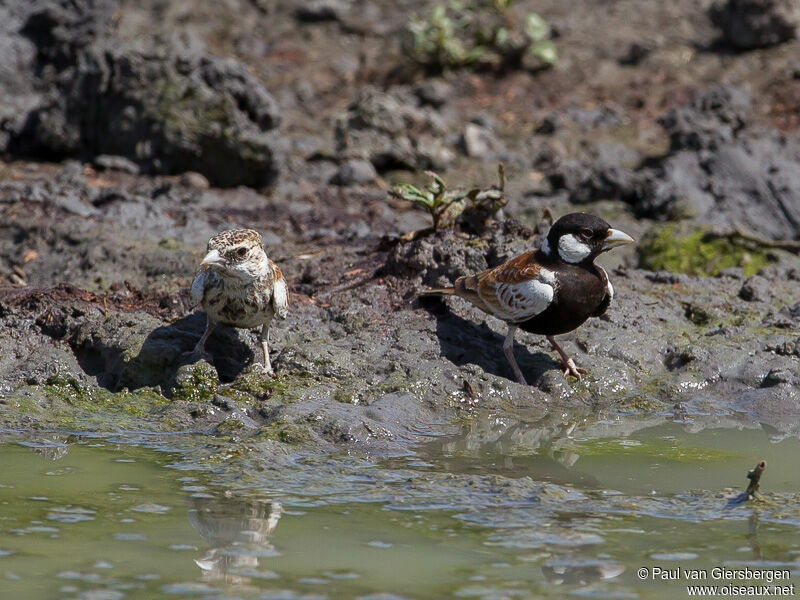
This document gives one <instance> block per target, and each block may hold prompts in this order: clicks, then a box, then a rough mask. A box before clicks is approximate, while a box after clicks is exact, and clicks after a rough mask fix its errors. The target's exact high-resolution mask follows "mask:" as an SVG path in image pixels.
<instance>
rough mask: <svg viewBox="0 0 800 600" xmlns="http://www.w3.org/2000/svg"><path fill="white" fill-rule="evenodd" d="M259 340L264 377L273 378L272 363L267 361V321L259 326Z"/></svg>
mask: <svg viewBox="0 0 800 600" xmlns="http://www.w3.org/2000/svg"><path fill="white" fill-rule="evenodd" d="M258 339H259V340H261V349H262V350H263V351H264V369H263V371H262V372H263V373H264V375H269V376H270V377H275V371H273V370H272V363H270V360H269V321H267V322H266V323H264V324H263V325H262V326H261V334H260V335H259V336H258Z"/></svg>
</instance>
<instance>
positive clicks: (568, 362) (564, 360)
mask: <svg viewBox="0 0 800 600" xmlns="http://www.w3.org/2000/svg"><path fill="white" fill-rule="evenodd" d="M547 341H548V342H550V345H551V346H552V347H553V350H555V351H556V352H558V355H559V356H560V357H561V366H563V367H564V377H566V376H567V375H572V376H573V377H577V378H578V380H580V378H581V373H586V369H581V368H580V367H578V366H576V365H575V361H574V360H572V359H571V358H570V357H569V356H567V353H566V352H564V351H563V350H562V349H561V346H559V345H558V342H556V340H555V338H554V337H553V336H552V335H548V336H547Z"/></svg>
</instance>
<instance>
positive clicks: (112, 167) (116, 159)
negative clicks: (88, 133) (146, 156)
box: [93, 154, 139, 175]
mask: <svg viewBox="0 0 800 600" xmlns="http://www.w3.org/2000/svg"><path fill="white" fill-rule="evenodd" d="M93 162H94V164H95V166H97V167H99V168H101V169H105V170H107V171H121V172H122V173H129V174H130V175H138V174H139V165H137V164H136V163H135V162H133V161H132V160H130V159H128V158H125V157H124V156H111V155H109V154H100V155H98V156H95V157H94V161H93Z"/></svg>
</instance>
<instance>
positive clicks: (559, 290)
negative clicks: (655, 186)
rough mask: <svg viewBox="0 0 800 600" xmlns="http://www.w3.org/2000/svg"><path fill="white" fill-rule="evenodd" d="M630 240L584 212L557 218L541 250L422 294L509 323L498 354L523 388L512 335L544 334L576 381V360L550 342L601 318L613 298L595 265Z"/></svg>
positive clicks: (604, 273)
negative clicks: (449, 298)
mask: <svg viewBox="0 0 800 600" xmlns="http://www.w3.org/2000/svg"><path fill="white" fill-rule="evenodd" d="M631 242H633V238H631V237H630V236H629V235H627V234H626V233H623V232H622V231H618V230H616V229H612V228H611V226H610V225H609V224H608V223H606V222H605V221H604V220H603V219H600V218H599V217H595V216H593V215H589V214H585V213H571V214H568V215H565V216H563V217H561V218H560V219H559V220H558V221H556V222H555V223H554V224H553V226H552V227H551V228H550V231H549V232H548V234H547V238H545V240H544V242H542V247H541V248H540V249H539V250H531V251H529V252H525V253H524V254H520V255H519V256H516V257H514V258H512V259H511V260H509V261H508V262H505V263H503V264H502V265H499V266H497V267H494V268H493V269H488V270H486V271H483V272H481V273H478V274H476V275H468V276H465V277H459V278H458V279H457V280H456V282H455V285H454V286H453V287H452V288H444V289H436V290H426V291H424V292H422V293H421V294H420V295H421V296H427V295H453V296H458V297H460V298H464V299H465V300H469V301H470V302H471V303H472V304H474V305H475V306H477V307H478V308H480V309H481V310H483V311H484V312H486V313H488V314H490V315H492V316H495V317H497V318H498V319H501V320H503V321H505V322H506V323H508V335H506V339H505V342H504V343H503V351H504V352H505V355H506V358H508V361H509V362H510V363H511V367H512V368H513V369H514V375H515V376H516V378H517V381H519V382H520V383H522V384H525V383H526V382H525V377H523V375H522V371H520V368H519V365H517V361H516V359H515V358H514V333H515V332H516V330H517V329H518V328H519V329H522V330H524V331H528V332H530V333H536V334H539V335H544V336H546V337H547V340H548V341H549V342H550V344H551V345H552V346H553V349H554V350H555V351H556V352H558V355H559V356H560V357H561V364H562V365H563V367H564V375H567V374H570V375H574V376H575V377H577V378H578V379H580V371H581V369H579V368H578V367H577V366H576V365H575V362H574V361H573V360H572V359H571V358H570V357H569V356H567V354H566V353H565V352H564V350H562V349H561V346H559V345H558V343H557V342H556V340H555V339H554V338H553V336H555V335H559V334H563V333H567V332H570V331H572V330H574V329H576V328H578V327H580V326H581V325H582V324H583V323H584V322H585V321H586V320H587V319H588V318H589V317H597V316H600V315H602V314H603V313H604V312H606V310H607V309H608V306H609V304H610V303H611V300H612V299H613V297H614V288H613V286H612V285H611V282H610V281H609V279H608V274H607V273H606V271H605V269H603V267H601V266H599V265H595V264H594V260H595V258H597V257H598V256H599V255H600V254H601V253H602V252H605V251H607V250H610V249H611V248H613V247H615V246H619V245H622V244H630V243H631Z"/></svg>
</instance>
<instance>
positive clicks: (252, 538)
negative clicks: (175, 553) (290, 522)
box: [189, 497, 283, 583]
mask: <svg viewBox="0 0 800 600" xmlns="http://www.w3.org/2000/svg"><path fill="white" fill-rule="evenodd" d="M191 505H192V506H191V508H190V509H189V522H190V523H191V525H192V527H194V528H195V530H196V531H197V533H199V534H200V536H201V537H202V538H203V539H204V540H205V541H206V543H207V544H208V545H209V546H210V549H209V550H208V551H207V552H206V553H205V554H204V555H203V556H202V557H200V558H198V559H195V561H194V562H195V563H196V564H197V566H198V567H200V568H201V569H202V571H203V579H204V580H207V581H224V582H226V583H247V582H248V581H250V579H251V578H261V577H271V576H274V575H273V574H272V573H270V572H268V571H267V572H262V571H259V560H260V559H262V558H267V557H274V556H280V553H279V552H278V551H277V550H276V549H275V546H273V545H272V542H270V540H269V537H270V535H271V534H272V532H273V531H274V530H275V527H277V525H278V521H279V520H280V518H281V514H282V513H283V508H282V506H281V504H280V502H278V501H276V500H270V501H262V500H251V499H235V500H234V499H230V498H222V497H211V498H209V497H194V498H192V499H191Z"/></svg>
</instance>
